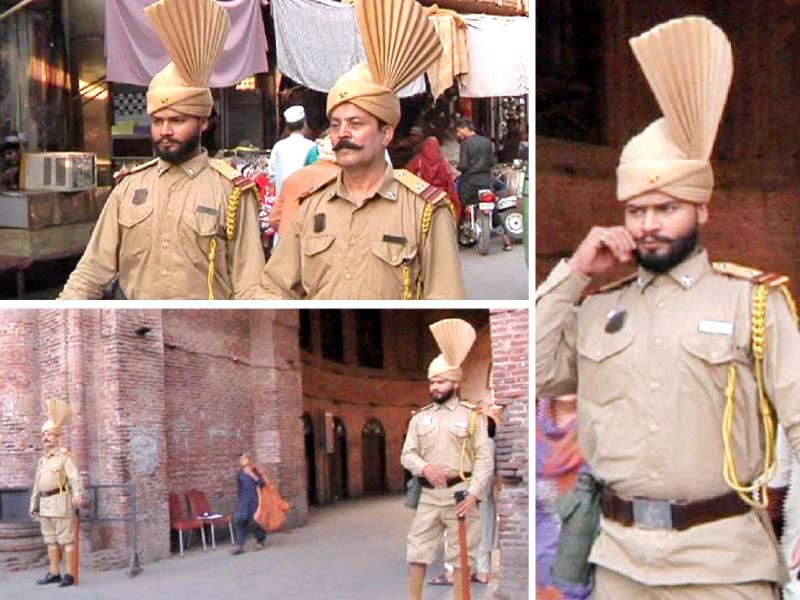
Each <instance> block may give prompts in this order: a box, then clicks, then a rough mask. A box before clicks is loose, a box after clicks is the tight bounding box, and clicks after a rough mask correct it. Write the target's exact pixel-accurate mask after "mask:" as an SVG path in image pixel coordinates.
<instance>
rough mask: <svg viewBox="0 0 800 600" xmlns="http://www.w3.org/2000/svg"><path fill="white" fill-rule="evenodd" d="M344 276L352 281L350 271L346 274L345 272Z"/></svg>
mask: <svg viewBox="0 0 800 600" xmlns="http://www.w3.org/2000/svg"><path fill="white" fill-rule="evenodd" d="M344 278H345V279H346V280H347V281H350V273H345V274H344Z"/></svg>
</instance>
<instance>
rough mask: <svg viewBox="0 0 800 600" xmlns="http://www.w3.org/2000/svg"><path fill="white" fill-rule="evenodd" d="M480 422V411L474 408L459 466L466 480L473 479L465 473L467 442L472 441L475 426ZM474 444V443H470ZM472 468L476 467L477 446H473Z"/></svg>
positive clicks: (462, 447)
mask: <svg viewBox="0 0 800 600" xmlns="http://www.w3.org/2000/svg"><path fill="white" fill-rule="evenodd" d="M477 423H478V411H477V410H473V411H472V414H471V415H470V416H469V435H468V436H467V437H466V438H465V439H464V440H463V441H462V442H461V456H459V459H458V468H459V475H460V476H461V479H462V480H464V481H469V480H470V479H472V475H470V476H469V477H467V476H466V475H465V473H466V471H464V457H465V456H466V454H467V442H468V441H469V442H472V436H473V435H475V427H476V426H477ZM470 445H471V446H472V444H470ZM471 454H472V468H473V469H474V468H475V457H476V456H477V453H476V452H475V447H474V446H473V447H472V453H471Z"/></svg>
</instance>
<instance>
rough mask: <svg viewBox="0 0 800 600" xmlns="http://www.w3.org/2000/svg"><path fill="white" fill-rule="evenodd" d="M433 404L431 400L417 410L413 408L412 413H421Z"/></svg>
mask: <svg viewBox="0 0 800 600" xmlns="http://www.w3.org/2000/svg"><path fill="white" fill-rule="evenodd" d="M434 405H435V403H434V402H431V403H430V404H428V405H427V406H423V407H422V408H420V409H419V410H415V411H414V414H417V413H421V412H422V411H423V410H428V409H429V408H432V407H433V406H434Z"/></svg>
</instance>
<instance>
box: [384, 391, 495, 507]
mask: <svg viewBox="0 0 800 600" xmlns="http://www.w3.org/2000/svg"><path fill="white" fill-rule="evenodd" d="M473 412H474V409H473V408H471V407H470V406H468V405H465V404H463V403H462V402H461V401H460V400H459V399H458V398H457V397H456V396H453V397H452V398H450V400H448V401H447V402H445V403H444V404H436V403H435V402H434V403H433V404H431V405H429V406H426V407H425V408H423V409H422V410H420V411H419V412H418V413H417V414H415V415H414V417H413V418H412V419H411V422H410V423H409V425H408V434H407V435H406V441H405V443H404V444H403V451H402V454H401V455H400V462H401V463H402V464H403V466H404V467H405V468H406V469H408V470H409V471H411V473H412V475H416V476H418V477H422V470H423V469H424V468H425V467H426V466H427V465H429V464H431V465H435V466H437V467H440V468H441V469H443V470H444V474H445V477H447V478H448V479H450V478H453V477H458V476H459V475H460V473H461V470H462V468H463V471H464V472H465V473H468V472H472V479H471V480H470V481H469V483H468V484H467V483H466V482H464V483H459V484H456V485H454V486H452V487H449V488H435V489H431V488H427V487H424V488H422V496H421V497H420V502H421V503H428V504H437V505H439V506H447V505H450V504H454V503H455V500H454V498H453V494H454V493H455V492H457V491H460V490H467V492H468V493H470V494H472V495H473V496H475V497H476V498H478V500H483V499H485V498H486V495H487V494H488V492H489V486H490V485H491V479H492V472H493V471H494V452H493V451H492V447H491V445H490V444H489V434H488V433H487V428H486V419H485V418H484V417H483V416H482V415H478V418H477V419H476V422H475V433H474V434H473V436H472V443H471V444H470V442H469V420H470V415H472V413H473ZM465 441H466V446H467V450H466V452H463V462H462V451H461V449H462V447H463V446H464V442H465ZM473 450H474V455H475V459H474V461H473Z"/></svg>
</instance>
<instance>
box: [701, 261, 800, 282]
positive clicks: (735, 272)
mask: <svg viewBox="0 0 800 600" xmlns="http://www.w3.org/2000/svg"><path fill="white" fill-rule="evenodd" d="M711 264H712V266H713V267H714V271H716V272H717V273H720V274H722V275H727V276H728V277H734V278H736V279H746V280H747V281H750V282H751V283H763V284H764V285H766V286H767V287H770V288H774V287H780V286H782V285H785V284H787V283H789V277H788V276H786V275H780V274H778V273H766V272H764V271H760V270H758V269H754V268H752V267H745V266H742V265H737V264H736V263H730V262H714V263H711Z"/></svg>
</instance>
